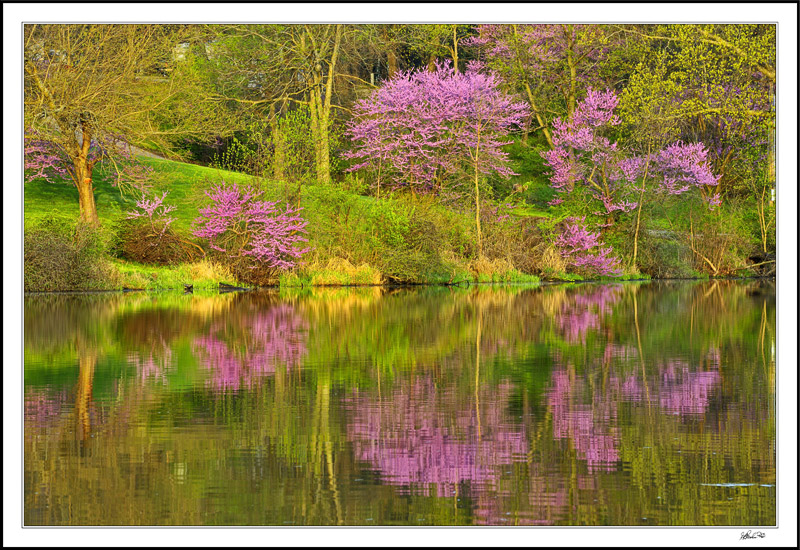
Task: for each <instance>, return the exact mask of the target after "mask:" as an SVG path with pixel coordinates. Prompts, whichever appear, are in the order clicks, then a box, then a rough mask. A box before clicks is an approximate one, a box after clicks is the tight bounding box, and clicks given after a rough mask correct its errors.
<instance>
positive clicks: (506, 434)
mask: <svg viewBox="0 0 800 550" xmlns="http://www.w3.org/2000/svg"><path fill="white" fill-rule="evenodd" d="M510 389H511V388H510V386H509V385H502V386H500V387H498V388H494V389H492V388H486V389H485V390H482V391H481V392H480V395H479V398H480V422H479V416H478V413H477V412H476V410H475V403H474V402H469V401H466V402H461V403H453V402H452V396H453V394H452V393H448V392H445V391H444V390H442V389H439V388H437V387H436V386H435V384H434V381H433V379H432V378H431V377H426V378H423V379H417V380H415V381H414V382H413V383H410V384H404V385H402V386H400V387H399V388H398V389H397V390H396V391H395V392H394V393H393V394H392V395H391V396H390V397H388V398H386V399H384V400H382V401H381V400H377V399H375V398H373V397H370V398H359V397H356V398H354V399H352V400H351V401H350V407H351V408H352V411H353V419H352V422H350V423H349V425H348V437H349V439H350V440H351V441H352V442H353V448H354V450H355V455H356V458H358V459H359V460H362V461H364V462H368V463H369V464H370V465H371V466H372V468H374V469H376V470H378V471H380V473H381V475H382V478H383V479H384V480H385V481H386V482H388V483H391V484H392V485H400V486H404V487H405V488H406V489H407V490H412V491H418V490H422V489H423V488H427V486H430V485H433V486H434V487H435V490H436V494H437V495H438V496H451V495H453V494H454V492H455V491H456V487H457V485H458V484H459V483H462V482H470V483H471V487H472V490H473V491H477V492H480V491H482V490H488V489H490V488H493V487H494V485H495V482H496V481H497V479H498V477H499V474H500V472H499V468H500V467H501V465H504V464H505V465H507V464H511V463H512V462H515V461H521V460H525V457H526V453H527V448H528V443H527V438H526V436H525V433H524V431H523V429H522V428H521V427H519V426H515V425H513V424H511V423H510V421H509V419H507V418H506V415H505V413H504V410H505V409H506V407H507V406H508V397H509V395H510Z"/></svg>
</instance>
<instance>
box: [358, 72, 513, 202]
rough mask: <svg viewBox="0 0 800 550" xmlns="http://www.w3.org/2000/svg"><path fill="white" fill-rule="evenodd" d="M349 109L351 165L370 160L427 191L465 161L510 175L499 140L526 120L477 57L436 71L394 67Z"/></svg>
mask: <svg viewBox="0 0 800 550" xmlns="http://www.w3.org/2000/svg"><path fill="white" fill-rule="evenodd" d="M353 112H354V119H353V121H351V123H350V124H349V125H348V134H349V137H350V139H351V140H352V141H353V142H354V143H355V149H354V150H353V151H351V152H350V153H348V154H347V156H348V157H349V158H352V159H355V161H356V164H354V165H353V166H352V167H350V168H349V170H358V169H360V168H369V169H371V170H373V171H375V172H376V173H377V172H380V173H381V177H382V178H384V177H385V178H386V180H387V181H388V182H390V184H391V185H393V186H398V187H403V186H409V187H412V188H414V189H416V190H418V191H429V190H432V189H434V187H435V184H436V182H437V181H439V180H440V179H441V178H442V177H444V176H445V175H451V174H453V173H454V172H455V171H457V170H459V169H461V168H462V167H463V166H464V165H469V164H470V162H476V163H477V165H478V170H479V172H481V173H483V174H490V173H497V174H499V175H501V176H504V177H507V176H510V175H513V174H514V172H513V171H512V170H511V169H510V168H509V167H508V164H507V163H508V155H507V154H506V153H504V152H503V151H502V150H501V147H502V146H503V145H506V144H508V143H509V142H508V141H507V140H506V139H505V138H506V136H507V135H508V133H509V132H511V131H512V130H513V129H514V128H515V127H521V126H523V125H524V124H525V120H526V117H527V115H528V107H527V105H526V104H525V103H523V102H518V101H515V100H514V98H513V97H512V96H509V95H507V94H505V93H504V92H502V91H501V90H500V89H499V81H498V79H497V77H496V76H495V75H493V74H483V73H481V72H480V66H479V65H477V64H474V63H472V64H470V65H469V67H468V68H467V71H466V72H463V73H459V72H457V71H455V70H454V69H453V67H452V66H450V65H449V64H448V63H441V64H438V65H437V66H436V70H434V71H424V70H421V71H408V72H403V73H399V74H397V75H396V76H395V77H394V78H392V79H391V80H389V81H388V82H386V83H385V84H384V85H383V86H381V87H380V88H379V89H378V90H376V91H375V92H374V93H373V94H372V95H371V96H370V97H369V98H367V99H365V100H361V101H359V102H357V103H356V105H355V107H354V109H353Z"/></svg>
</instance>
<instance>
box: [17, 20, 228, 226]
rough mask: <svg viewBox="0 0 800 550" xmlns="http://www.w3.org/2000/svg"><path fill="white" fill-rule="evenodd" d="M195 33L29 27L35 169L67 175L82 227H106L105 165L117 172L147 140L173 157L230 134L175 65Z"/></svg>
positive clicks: (29, 115) (29, 113) (30, 157)
mask: <svg viewBox="0 0 800 550" xmlns="http://www.w3.org/2000/svg"><path fill="white" fill-rule="evenodd" d="M189 31H190V29H189V28H187V27H175V26H169V25H26V26H25V30H24V37H25V47H24V54H25V63H24V67H25V79H24V82H25V96H24V97H25V114H24V116H25V127H26V134H27V135H26V137H27V138H28V139H27V143H26V149H27V151H26V152H27V153H28V154H27V155H26V168H37V164H38V169H39V170H41V169H42V168H43V167H46V166H43V164H44V165H49V166H50V167H52V168H54V169H55V172H56V175H58V173H60V174H61V175H68V176H69V177H70V178H71V180H72V182H73V184H74V185H75V187H76V188H77V190H78V197H79V203H80V219H81V220H82V221H83V222H86V223H90V224H97V223H98V217H97V209H96V206H95V201H94V189H93V182H92V176H93V171H94V168H95V166H96V165H97V164H98V163H99V162H103V161H110V162H111V163H112V164H114V165H115V166H116V161H118V160H119V159H120V158H121V156H125V155H126V154H129V153H126V150H127V145H128V144H129V143H133V144H137V143H140V142H143V141H144V140H147V141H148V143H149V144H150V145H151V146H153V147H157V148H160V149H162V150H169V149H170V147H171V144H172V143H173V142H174V141H175V139H176V138H177V137H179V136H180V137H183V136H188V135H195V136H206V135H208V134H209V133H210V131H211V129H212V128H213V130H214V131H220V130H221V129H220V128H219V127H218V126H216V127H215V124H214V120H215V119H214V117H213V115H212V114H211V111H210V110H208V109H206V107H207V105H206V104H203V103H202V102H200V101H198V100H197V95H193V93H194V92H196V91H197V89H196V87H195V84H194V81H193V79H192V75H191V74H187V73H185V72H183V71H182V70H180V69H179V68H177V67H175V65H174V48H175V46H176V45H177V44H180V43H181V42H182V41H183V40H185V39H186V36H187V32H189ZM165 68H166V69H173V71H172V74H171V75H169V76H167V75H166V71H164V69H165ZM159 69H161V71H159ZM190 98H191V100H190ZM166 113H168V114H166ZM39 173H40V174H42V173H43V172H41V171H40V172H39ZM51 173H52V172H51ZM44 174H47V171H45V172H44ZM118 175H120V174H118ZM120 176H121V175H120Z"/></svg>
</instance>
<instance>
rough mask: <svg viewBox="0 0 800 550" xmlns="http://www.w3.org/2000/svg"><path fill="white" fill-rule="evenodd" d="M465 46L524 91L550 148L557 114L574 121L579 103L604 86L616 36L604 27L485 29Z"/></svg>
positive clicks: (539, 26)
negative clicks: (604, 72)
mask: <svg viewBox="0 0 800 550" xmlns="http://www.w3.org/2000/svg"><path fill="white" fill-rule="evenodd" d="M477 30H478V36H477V37H474V38H471V39H469V40H467V41H466V44H467V45H469V46H474V47H477V48H478V49H479V50H480V52H481V54H482V55H483V59H484V60H485V61H486V63H487V64H488V66H489V67H490V68H491V69H493V70H495V71H497V73H498V74H500V75H501V76H502V77H503V79H504V80H505V81H506V82H507V83H508V84H510V85H511V86H513V87H514V88H515V89H517V90H519V91H520V92H524V94H525V97H526V99H527V100H528V103H530V105H531V111H532V114H533V116H534V117H535V118H536V121H537V123H538V127H537V128H536V129H537V130H541V131H542V134H543V135H544V137H545V139H546V140H547V143H548V145H549V146H550V147H551V148H552V147H554V146H555V145H554V143H553V138H552V136H551V133H550V128H549V126H550V121H551V119H552V114H553V113H564V112H566V116H567V118H568V117H570V116H571V115H572V113H573V111H574V110H575V107H576V105H577V98H578V97H579V96H580V95H581V94H582V93H583V91H584V90H586V88H587V87H589V86H598V85H601V84H602V78H601V69H602V64H603V61H604V60H605V59H606V58H607V57H608V55H609V52H610V46H611V45H612V41H614V40H615V33H614V32H613V31H611V30H610V29H609V28H608V27H606V26H603V25H572V24H569V25H568V24H563V25H516V24H514V25H480V26H478V28H477Z"/></svg>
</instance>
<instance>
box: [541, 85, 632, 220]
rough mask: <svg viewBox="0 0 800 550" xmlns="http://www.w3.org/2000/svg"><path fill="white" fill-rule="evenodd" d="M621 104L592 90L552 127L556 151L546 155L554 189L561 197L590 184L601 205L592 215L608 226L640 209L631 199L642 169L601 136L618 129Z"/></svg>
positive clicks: (614, 144) (595, 198)
mask: <svg viewBox="0 0 800 550" xmlns="http://www.w3.org/2000/svg"><path fill="white" fill-rule="evenodd" d="M617 103H618V99H617V96H616V94H615V93H614V92H613V91H609V90H607V91H605V92H599V91H596V90H593V89H589V91H588V93H587V94H586V97H585V98H584V100H583V101H581V102H580V103H579V104H578V105H577V107H576V108H575V111H574V113H573V114H572V116H571V117H570V118H569V119H568V120H562V119H560V118H557V119H556V120H555V121H554V122H553V143H554V146H555V148H554V149H552V150H550V151H547V152H545V153H543V154H542V156H543V157H544V158H545V163H546V164H547V166H549V167H550V169H551V170H552V172H551V175H550V185H551V186H552V187H553V188H554V189H555V190H556V191H558V192H560V193H570V192H571V191H572V190H573V189H574V188H575V185H576V184H579V183H583V184H585V185H587V186H588V187H589V188H590V189H591V196H592V197H593V199H594V200H596V201H597V202H598V203H599V205H598V207H599V210H596V211H594V214H595V215H599V216H606V218H607V223H609V224H610V223H612V222H613V215H614V213H615V212H623V213H624V212H630V211H631V210H633V209H635V208H636V206H637V203H636V202H634V201H633V200H631V199H633V198H634V193H635V190H636V183H637V180H638V179H639V177H640V176H641V175H642V168H643V165H644V163H643V162H642V159H640V158H637V157H635V156H629V155H626V154H625V153H624V152H623V151H621V150H620V148H619V146H618V144H617V143H616V142H614V143H612V142H611V141H610V140H609V139H608V138H607V137H605V136H604V135H603V134H604V133H605V131H607V130H608V129H610V128H611V127H613V126H616V125H617V124H619V118H618V117H617V116H616V115H615V114H614V109H615V107H616V106H617Z"/></svg>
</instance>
